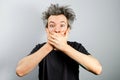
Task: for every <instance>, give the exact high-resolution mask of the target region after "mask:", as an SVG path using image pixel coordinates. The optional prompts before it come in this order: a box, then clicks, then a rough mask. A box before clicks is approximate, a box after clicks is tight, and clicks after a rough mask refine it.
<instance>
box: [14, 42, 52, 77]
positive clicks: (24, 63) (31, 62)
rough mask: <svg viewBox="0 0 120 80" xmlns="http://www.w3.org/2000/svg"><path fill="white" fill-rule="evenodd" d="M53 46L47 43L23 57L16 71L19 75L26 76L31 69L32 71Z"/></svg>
mask: <svg viewBox="0 0 120 80" xmlns="http://www.w3.org/2000/svg"><path fill="white" fill-rule="evenodd" d="M52 49H53V48H52V46H51V45H49V44H45V45H44V46H43V47H42V48H41V49H39V50H38V51H36V52H35V53H33V54H31V55H29V56H27V57H25V58H23V59H22V60H20V61H19V63H18V66H17V68H16V73H17V75H18V76H24V75H26V74H27V73H29V72H30V71H32V70H33V69H34V68H35V67H36V66H37V65H38V63H39V62H41V60H42V59H43V58H44V57H45V56H46V55H47V54H48V53H49V52H50V51H51V50H52Z"/></svg>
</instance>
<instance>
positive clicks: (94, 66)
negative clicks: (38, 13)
mask: <svg viewBox="0 0 120 80" xmlns="http://www.w3.org/2000/svg"><path fill="white" fill-rule="evenodd" d="M69 31H70V28H69V27H68V21H67V19H66V17H65V16H64V15H51V16H50V17H49V18H48V26H47V28H46V33H47V42H46V44H45V45H44V46H43V47H42V48H40V49H39V50H38V51H36V52H35V53H34V54H31V55H29V56H26V57H24V58H23V59H21V60H20V61H19V63H18V65H17V68H16V73H17V75H18V76H24V75H26V74H28V73H29V72H30V71H32V70H33V69H34V68H35V67H36V66H37V65H38V64H39V62H41V61H42V59H43V58H44V57H45V56H47V55H48V54H49V52H50V51H51V50H53V49H55V50H60V51H62V52H64V54H66V55H68V56H69V57H71V58H72V59H73V60H75V61H77V62H78V63H80V64H81V65H82V66H84V67H85V68H86V70H88V71H90V72H92V73H94V74H96V75H98V74H101V71H102V66H101V64H100V63H99V61H98V60H97V59H96V58H94V57H93V56H91V55H85V54H83V53H81V52H78V51H77V50H75V49H74V48H72V47H71V46H69V45H68V44H67V38H68V34H69ZM29 63H30V64H29Z"/></svg>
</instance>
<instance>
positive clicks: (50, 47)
mask: <svg viewBox="0 0 120 80" xmlns="http://www.w3.org/2000/svg"><path fill="white" fill-rule="evenodd" d="M45 46H46V49H47V50H52V49H53V46H52V45H51V44H49V43H48V42H47V43H46V44H45Z"/></svg>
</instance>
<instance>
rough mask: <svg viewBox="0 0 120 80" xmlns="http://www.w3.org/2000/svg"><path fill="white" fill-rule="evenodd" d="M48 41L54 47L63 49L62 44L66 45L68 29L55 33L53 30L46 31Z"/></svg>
mask: <svg viewBox="0 0 120 80" xmlns="http://www.w3.org/2000/svg"><path fill="white" fill-rule="evenodd" d="M47 33H48V43H49V44H51V45H52V46H53V47H54V48H55V49H58V50H61V51H62V50H63V49H64V46H65V45H67V38H68V33H69V29H67V31H66V32H65V34H60V33H55V32H48V30H47Z"/></svg>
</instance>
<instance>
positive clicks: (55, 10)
mask: <svg viewBox="0 0 120 80" xmlns="http://www.w3.org/2000/svg"><path fill="white" fill-rule="evenodd" d="M60 14H63V15H64V16H65V17H66V18H67V20H68V27H70V28H71V24H72V23H73V21H74V20H75V17H76V15H75V13H74V11H73V10H72V9H71V8H68V6H59V5H58V4H51V6H50V7H48V10H47V11H45V12H43V17H42V19H43V22H44V23H45V25H46V28H47V26H48V23H47V20H48V18H49V17H50V16H51V15H60Z"/></svg>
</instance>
